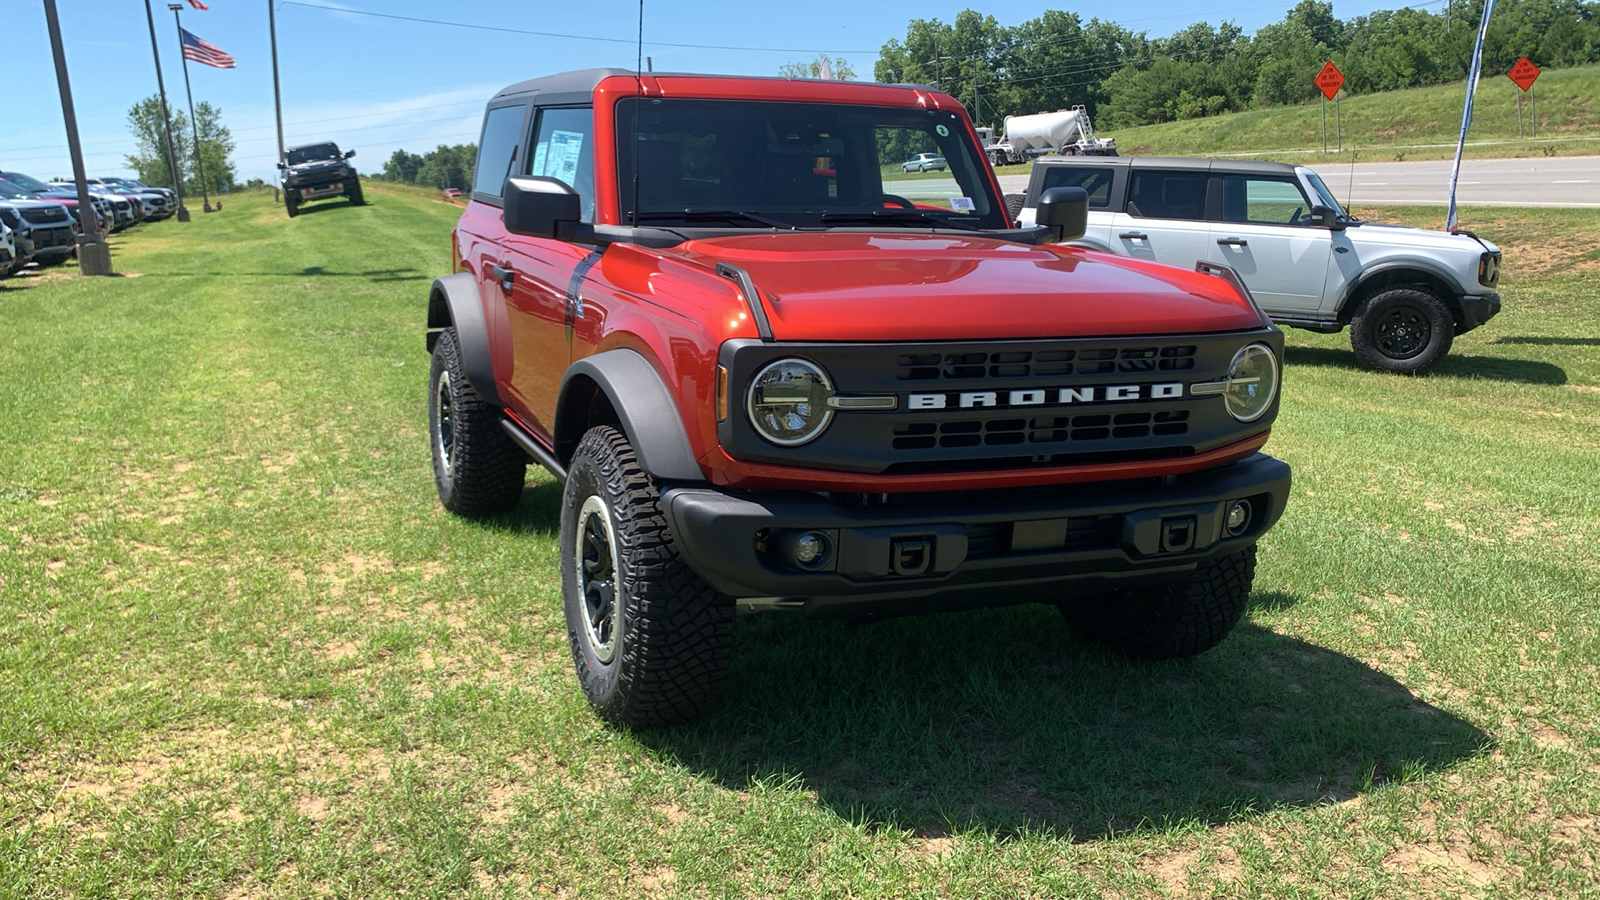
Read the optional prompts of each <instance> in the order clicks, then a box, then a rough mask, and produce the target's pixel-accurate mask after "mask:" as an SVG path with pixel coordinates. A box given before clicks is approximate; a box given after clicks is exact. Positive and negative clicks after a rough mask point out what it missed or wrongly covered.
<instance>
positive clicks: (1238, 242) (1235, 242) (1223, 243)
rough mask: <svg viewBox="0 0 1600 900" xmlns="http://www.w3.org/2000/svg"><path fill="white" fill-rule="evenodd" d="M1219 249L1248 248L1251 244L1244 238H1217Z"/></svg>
mask: <svg viewBox="0 0 1600 900" xmlns="http://www.w3.org/2000/svg"><path fill="white" fill-rule="evenodd" d="M1217 246H1218V247H1248V246H1250V242H1249V241H1247V240H1245V239H1244V238H1217Z"/></svg>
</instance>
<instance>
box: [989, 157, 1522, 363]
mask: <svg viewBox="0 0 1600 900" xmlns="http://www.w3.org/2000/svg"><path fill="white" fill-rule="evenodd" d="M1054 187H1081V188H1083V189H1084V190H1085V191H1087V192H1088V194H1089V227H1088V231H1087V232H1085V234H1084V236H1083V237H1082V238H1081V239H1079V240H1077V241H1074V242H1073V243H1075V244H1078V245H1080V246H1087V247H1094V248H1096V249H1099V250H1109V251H1111V252H1112V253H1118V254H1121V255H1123V256H1136V257H1141V258H1144V259H1150V260H1154V261H1156V262H1162V263H1170V264H1173V265H1179V266H1183V267H1185V268H1193V267H1194V265H1195V263H1196V262H1197V261H1200V260H1206V261H1209V262H1213V263H1221V264H1223V265H1226V266H1229V267H1231V268H1232V269H1233V270H1234V271H1235V272H1237V273H1238V274H1239V275H1240V276H1241V277H1242V278H1243V279H1244V282H1245V284H1246V285H1247V286H1248V287H1249V289H1250V292H1251V293H1252V294H1254V295H1255V299H1256V302H1257V303H1259V304H1260V306H1261V308H1262V309H1263V310H1264V311H1265V312H1266V313H1267V315H1269V316H1270V317H1271V318H1272V320H1273V321H1274V322H1276V323H1277V324H1279V325H1292V326H1294V327H1296V328H1306V329H1310V330H1312V331H1321V332H1328V333H1332V332H1337V331H1339V330H1341V329H1343V328H1344V327H1345V326H1346V325H1348V326H1350V345H1351V347H1352V348H1354V350H1355V352H1356V355H1357V356H1358V357H1360V358H1361V360H1362V361H1363V362H1365V363H1367V364H1368V365H1371V366H1373V367H1374V368H1378V369H1383V370H1385V371H1390V372H1405V373H1418V372H1423V371H1425V370H1427V369H1428V368H1430V367H1432V366H1433V365H1434V364H1435V363H1437V362H1438V361H1439V360H1441V359H1443V358H1444V356H1445V354H1446V353H1448V352H1449V351H1450V344H1451V341H1452V340H1453V339H1454V337H1455V336H1456V335H1458V334H1462V333H1464V332H1468V331H1471V330H1472V329H1474V328H1477V327H1478V326H1479V325H1482V324H1483V323H1484V322H1487V321H1488V320H1489V319H1490V318H1491V317H1493V316H1494V314H1495V313H1497V312H1499V311H1500V295H1499V294H1498V293H1496V291H1495V287H1496V283H1497V282H1498V280H1499V276H1500V248H1499V247H1496V246H1495V245H1494V244H1492V243H1490V242H1488V241H1485V240H1483V239H1481V238H1479V237H1478V236H1476V235H1474V234H1472V233H1471V232H1466V231H1461V232H1457V233H1455V234H1448V233H1445V232H1442V231H1424V230H1422V229H1420V228H1404V227H1399V226H1393V225H1380V224H1377V223H1374V222H1363V221H1360V220H1358V219H1354V218H1351V217H1350V216H1349V215H1348V214H1347V213H1346V212H1345V211H1344V210H1343V209H1342V208H1341V207H1340V205H1339V202H1338V201H1337V200H1336V199H1334V196H1333V192H1332V191H1330V190H1329V189H1328V186H1327V185H1325V184H1323V182H1322V179H1321V178H1319V177H1318V176H1317V173H1316V172H1314V171H1312V170H1311V169H1309V168H1307V167H1305V166H1291V165H1287V164H1284V163H1271V162H1245V161H1239V160H1220V159H1219V160H1211V159H1164V158H1158V157H1073V158H1061V159H1041V160H1038V161H1037V162H1035V163H1034V166H1033V176H1032V179H1031V180H1030V181H1029V183H1028V192H1027V194H1026V196H1025V197H1024V199H1023V202H1022V209H1021V212H1020V214H1019V216H1018V218H1019V219H1020V220H1021V222H1022V224H1023V225H1024V226H1027V225H1031V224H1033V213H1034V208H1035V207H1036V206H1037V205H1038V198H1039V196H1040V195H1041V194H1043V193H1044V192H1045V191H1046V190H1048V189H1050V188H1054Z"/></svg>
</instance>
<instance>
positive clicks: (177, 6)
mask: <svg viewBox="0 0 1600 900" xmlns="http://www.w3.org/2000/svg"><path fill="white" fill-rule="evenodd" d="M167 9H170V10H172V21H173V22H174V23H175V24H176V25H177V26H178V55H179V56H181V57H183V90H184V92H185V93H187V94H188V95H189V127H190V128H192V129H194V164H195V168H196V170H197V171H199V173H200V202H201V203H202V204H203V209H204V211H205V212H211V193H210V192H209V191H207V190H206V164H205V161H204V160H202V159H201V158H200V123H199V121H198V120H196V119H195V117H194V88H192V87H190V86H189V56H188V54H186V53H184V52H183V22H182V21H180V20H179V18H178V11H179V10H181V9H183V4H182V3H169V4H167Z"/></svg>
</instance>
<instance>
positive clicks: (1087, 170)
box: [1039, 166, 1116, 209]
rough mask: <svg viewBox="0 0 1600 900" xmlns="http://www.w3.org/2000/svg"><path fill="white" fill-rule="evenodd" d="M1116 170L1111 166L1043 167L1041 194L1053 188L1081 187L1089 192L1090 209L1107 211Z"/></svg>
mask: <svg viewBox="0 0 1600 900" xmlns="http://www.w3.org/2000/svg"><path fill="white" fill-rule="evenodd" d="M1115 174H1116V170H1115V169H1113V168H1112V167H1111V166H1045V167H1044V184H1043V185H1042V186H1041V187H1040V188H1039V193H1041V194H1043V193H1044V192H1045V191H1048V190H1049V189H1051V188H1054V187H1081V188H1083V189H1084V190H1085V191H1088V192H1089V208H1090V209H1108V208H1110V206H1111V178H1112V176H1113V175H1115Z"/></svg>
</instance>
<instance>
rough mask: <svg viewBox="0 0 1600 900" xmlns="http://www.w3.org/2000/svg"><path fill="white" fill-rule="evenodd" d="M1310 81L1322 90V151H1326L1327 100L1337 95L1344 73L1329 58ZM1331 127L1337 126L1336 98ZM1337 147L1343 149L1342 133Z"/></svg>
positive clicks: (1337, 110) (1337, 104) (1337, 106)
mask: <svg viewBox="0 0 1600 900" xmlns="http://www.w3.org/2000/svg"><path fill="white" fill-rule="evenodd" d="M1311 83H1312V84H1315V85H1316V86H1317V90H1319V91H1321V92H1322V152H1323V153H1327V152H1328V101H1329V100H1333V99H1334V98H1335V97H1336V96H1338V94H1339V88H1342V87H1344V73H1343V72H1341V71H1339V67H1338V66H1336V65H1334V64H1333V60H1331V59H1330V60H1328V61H1327V62H1326V63H1324V64H1323V66H1322V71H1320V72H1318V73H1317V77H1316V78H1313V79H1312V80H1311ZM1333 127H1334V128H1335V129H1338V128H1339V103H1338V101H1336V100H1335V101H1334V104H1333ZM1339 149H1340V150H1343V149H1344V138H1343V135H1340V136H1339Z"/></svg>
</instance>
